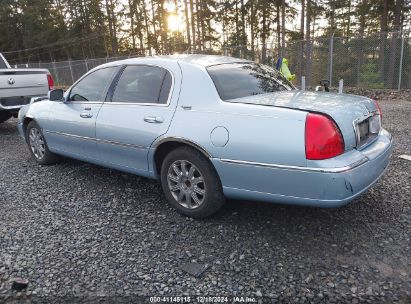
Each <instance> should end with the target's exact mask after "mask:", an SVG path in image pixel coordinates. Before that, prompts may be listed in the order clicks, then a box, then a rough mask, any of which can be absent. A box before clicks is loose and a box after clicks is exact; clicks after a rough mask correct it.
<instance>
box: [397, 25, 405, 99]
mask: <svg viewBox="0 0 411 304" xmlns="http://www.w3.org/2000/svg"><path fill="white" fill-rule="evenodd" d="M403 59H404V32H401V55H400V70H399V74H398V91H400V90H401V80H402V62H403Z"/></svg>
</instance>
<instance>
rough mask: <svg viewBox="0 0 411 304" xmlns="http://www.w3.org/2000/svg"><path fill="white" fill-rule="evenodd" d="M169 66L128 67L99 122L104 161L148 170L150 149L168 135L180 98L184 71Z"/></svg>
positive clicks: (126, 167) (170, 64)
mask: <svg viewBox="0 0 411 304" xmlns="http://www.w3.org/2000/svg"><path fill="white" fill-rule="evenodd" d="M168 64H169V65H168V67H167V68H166V67H164V66H163V67H160V66H155V65H127V66H125V67H124V69H123V71H122V73H121V76H120V77H119V79H118V82H117V84H116V86H115V87H114V89H113V91H112V96H110V98H109V101H108V102H106V103H104V104H103V106H102V108H101V110H100V113H99V115H98V118H97V122H96V137H97V145H98V151H99V156H100V159H101V160H102V161H104V162H106V163H108V164H110V165H112V166H114V167H120V168H121V169H124V170H128V171H132V172H136V173H140V174H142V175H144V174H145V173H146V172H147V171H148V164H147V154H148V149H149V147H150V146H151V144H152V143H153V141H154V140H155V139H156V138H157V137H159V136H160V135H162V134H164V133H166V132H167V130H168V128H169V126H170V122H171V120H172V117H173V114H174V111H175V108H176V104H177V99H178V94H176V92H179V81H177V80H180V79H181V77H180V73H181V72H180V69H179V67H178V64H177V63H168ZM173 92H174V93H173Z"/></svg>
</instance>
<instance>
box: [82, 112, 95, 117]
mask: <svg viewBox="0 0 411 304" xmlns="http://www.w3.org/2000/svg"><path fill="white" fill-rule="evenodd" d="M80 117H81V118H91V117H93V114H91V113H80Z"/></svg>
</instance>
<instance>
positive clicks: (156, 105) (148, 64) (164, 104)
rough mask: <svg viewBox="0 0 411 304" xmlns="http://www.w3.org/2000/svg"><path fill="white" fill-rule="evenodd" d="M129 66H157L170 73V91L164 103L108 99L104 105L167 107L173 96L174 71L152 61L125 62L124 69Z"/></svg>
mask: <svg viewBox="0 0 411 304" xmlns="http://www.w3.org/2000/svg"><path fill="white" fill-rule="evenodd" d="M129 66H150V67H157V68H160V69H163V70H166V71H167V72H169V73H170V75H171V87H170V92H169V93H168V98H167V102H166V103H150V102H144V103H137V102H119V101H112V100H110V101H108V102H105V103H104V104H105V105H109V104H112V105H133V106H143V107H144V106H154V107H168V106H169V105H170V103H171V98H172V96H173V91H174V85H175V77H174V73H173V72H172V71H171V70H170V69H169V68H166V67H164V66H161V65H158V64H154V63H153V64H150V63H144V64H138V63H134V64H125V68H124V70H125V69H127V67H129ZM124 70H123V71H122V72H121V73H124ZM121 76H122V75H120V77H119V78H118V81H120V79H121ZM118 81H117V83H118ZM117 83H116V85H115V87H114V90H113V96H114V92H115V91H116V88H117ZM113 96H112V97H111V99H113Z"/></svg>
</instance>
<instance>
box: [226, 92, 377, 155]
mask: <svg viewBox="0 0 411 304" xmlns="http://www.w3.org/2000/svg"><path fill="white" fill-rule="evenodd" d="M229 102H236V103H246V104H255V105H262V106H275V107H285V108H291V109H298V110H303V111H308V112H317V113H322V114H326V115H328V116H330V117H331V118H332V119H333V120H334V121H335V122H336V123H337V125H338V127H339V128H340V130H341V133H342V135H343V137H344V142H345V150H351V149H352V148H362V147H363V146H365V145H366V144H367V143H369V142H371V141H372V140H373V139H374V138H375V136H376V134H377V133H378V131H379V129H380V120H379V117H378V116H376V115H375V114H376V113H377V111H378V109H377V107H376V105H375V103H374V102H373V101H372V100H371V99H369V98H366V97H362V96H356V95H349V94H335V93H326V92H305V91H297V90H292V91H282V92H275V93H268V94H260V95H254V96H248V97H243V98H237V99H232V100H229Z"/></svg>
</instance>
